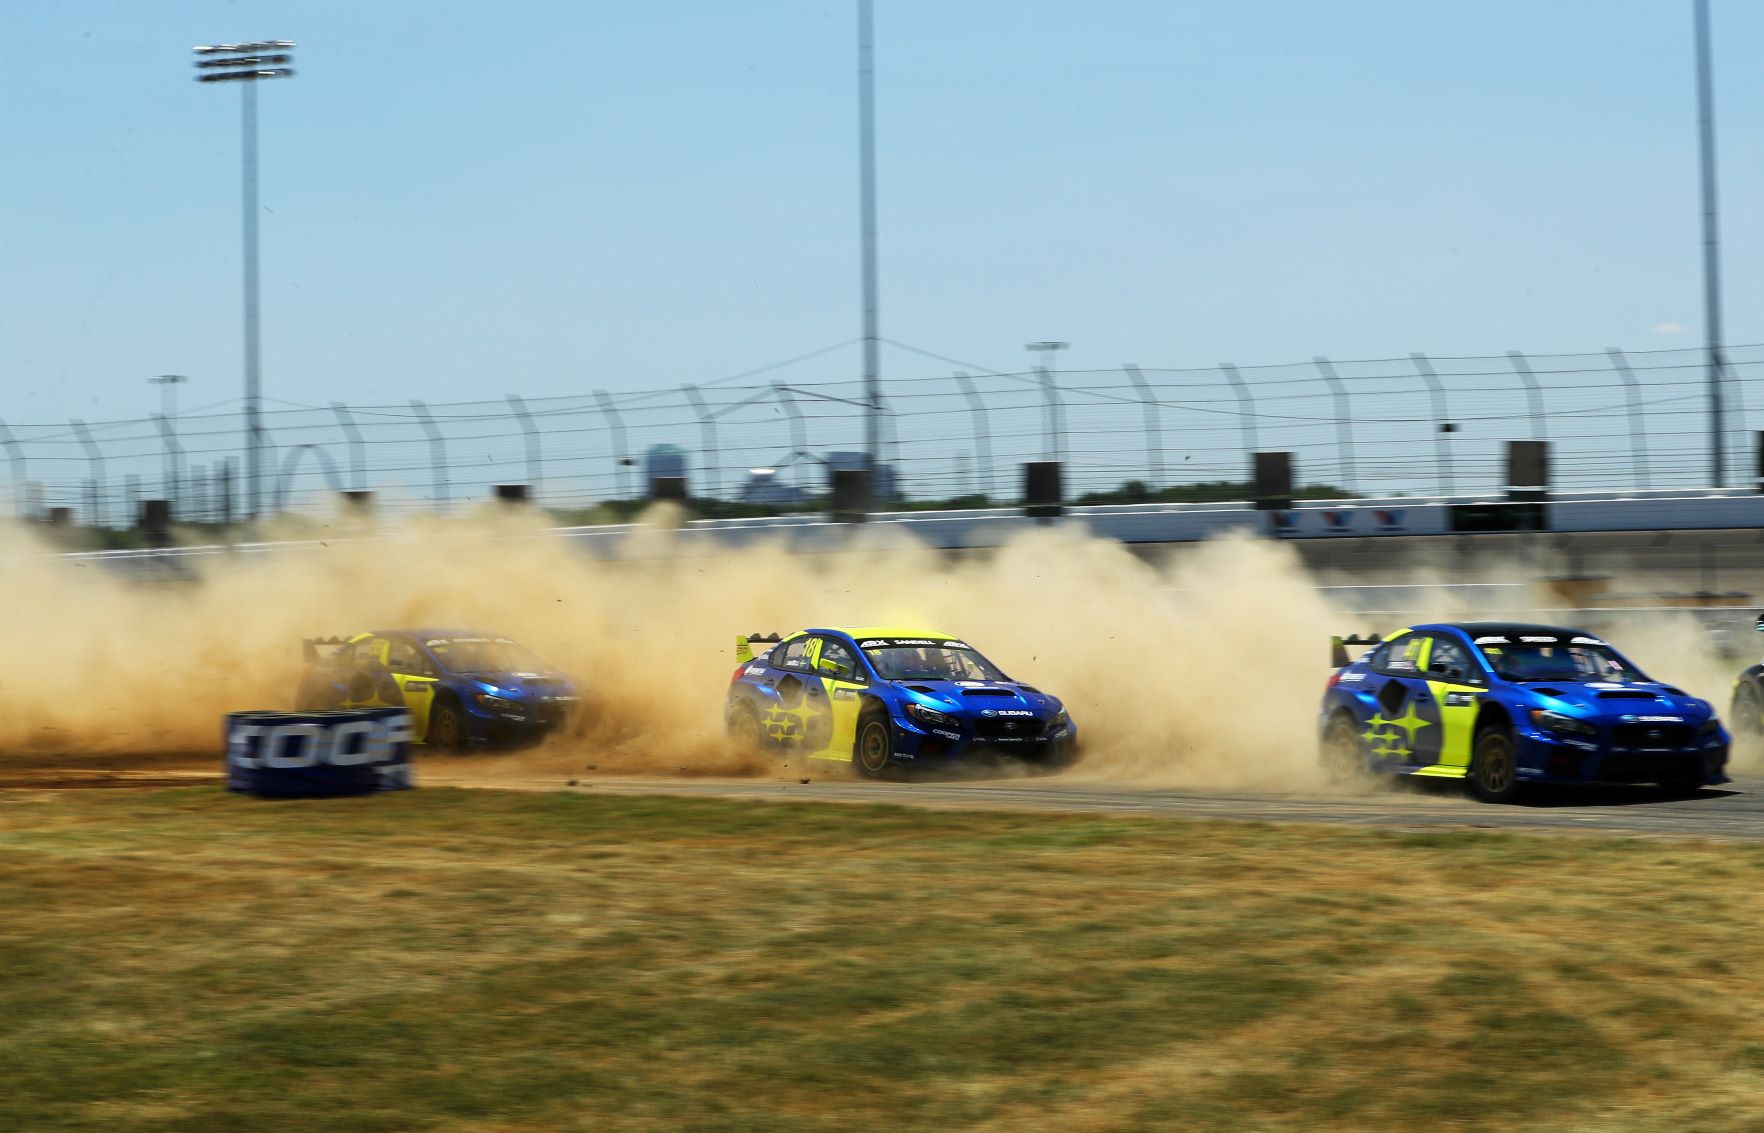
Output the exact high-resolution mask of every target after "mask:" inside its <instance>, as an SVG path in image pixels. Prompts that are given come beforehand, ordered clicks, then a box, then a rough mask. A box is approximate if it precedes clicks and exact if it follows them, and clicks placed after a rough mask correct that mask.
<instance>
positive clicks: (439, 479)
mask: <svg viewBox="0 0 1764 1133" xmlns="http://www.w3.org/2000/svg"><path fill="white" fill-rule="evenodd" d="M410 408H411V411H412V412H413V413H415V414H416V415H417V418H418V420H420V421H421V422H422V423H423V432H424V433H426V434H428V437H429V467H430V469H431V470H432V471H433V473H434V481H435V510H437V511H441V512H445V511H446V510H447V504H448V498H447V497H448V485H447V440H446V438H444V437H443V436H442V435H441V430H440V429H439V428H437V427H436V425H435V418H434V416H433V415H431V414H430V413H429V407H428V406H427V405H424V404H423V403H422V401H421V400H420V399H418V398H414V397H413V398H411V399H410Z"/></svg>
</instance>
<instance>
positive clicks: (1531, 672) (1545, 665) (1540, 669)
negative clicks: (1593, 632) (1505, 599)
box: [1481, 642, 1648, 684]
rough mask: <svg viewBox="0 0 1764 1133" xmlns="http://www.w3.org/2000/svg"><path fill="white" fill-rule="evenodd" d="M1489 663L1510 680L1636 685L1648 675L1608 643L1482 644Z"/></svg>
mask: <svg viewBox="0 0 1764 1133" xmlns="http://www.w3.org/2000/svg"><path fill="white" fill-rule="evenodd" d="M1481 649H1482V652H1483V653H1484V654H1486V655H1487V657H1488V663H1489V664H1490V665H1491V666H1493V668H1494V671H1495V672H1496V673H1497V674H1499V675H1500V676H1501V678H1502V679H1504V680H1509V681H1609V682H1611V683H1613V684H1633V683H1635V682H1637V681H1645V680H1647V679H1648V678H1647V677H1646V676H1645V675H1644V674H1643V673H1642V672H1641V670H1639V669H1636V668H1634V667H1633V666H1631V665H1630V663H1629V662H1628V661H1625V660H1624V659H1623V658H1622V657H1619V656H1618V655H1617V653H1616V651H1615V650H1613V649H1612V648H1611V647H1610V646H1609V645H1594V644H1590V643H1568V642H1555V643H1552V644H1548V645H1545V644H1542V643H1535V642H1534V643H1527V642H1513V643H1507V644H1501V645H1483V646H1481Z"/></svg>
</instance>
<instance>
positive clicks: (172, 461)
mask: <svg viewBox="0 0 1764 1133" xmlns="http://www.w3.org/2000/svg"><path fill="white" fill-rule="evenodd" d="M150 416H151V417H152V419H153V424H154V425H155V426H156V427H157V428H158V429H159V439H160V440H161V441H162V442H164V444H165V499H166V504H167V506H169V507H170V508H171V513H172V515H173V516H174V517H176V516H177V515H179V514H180V513H181V512H182V510H183V507H184V504H183V496H182V494H181V485H182V484H183V482H184V475H183V467H184V446H183V445H181V444H179V443H178V433H177V423H176V422H174V421H173V420H172V419H171V418H169V417H167V416H166V415H165V414H163V413H154V414H150Z"/></svg>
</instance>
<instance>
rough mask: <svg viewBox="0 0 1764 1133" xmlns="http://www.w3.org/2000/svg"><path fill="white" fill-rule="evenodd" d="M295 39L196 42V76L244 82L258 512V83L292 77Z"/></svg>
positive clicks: (250, 455)
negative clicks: (289, 65)
mask: <svg viewBox="0 0 1764 1133" xmlns="http://www.w3.org/2000/svg"><path fill="white" fill-rule="evenodd" d="M293 47H294V44H293V42H292V41H291V40H286V39H271V40H264V41H261V42H257V43H216V44H209V45H207V46H203V47H197V48H195V49H194V50H195V52H196V54H197V55H198V56H200V57H201V58H199V59H197V60H196V70H197V74H196V81H197V82H199V83H239V84H240V85H241V86H242V87H243V88H244V89H243V90H241V91H240V95H239V131H240V139H241V145H240V161H241V166H242V168H241V170H240V181H241V186H240V196H241V197H242V198H243V200H242V202H241V212H242V213H243V218H242V219H243V221H244V223H243V230H244V231H243V237H244V240H243V243H244V245H245V255H244V273H245V480H246V487H245V512H246V515H247V516H248V517H250V518H253V519H255V518H257V515H258V510H259V507H260V505H261V503H262V498H263V449H264V433H263V413H262V405H261V401H262V396H263V366H262V350H261V343H260V339H259V334H258V288H257V84H258V83H259V82H260V81H261V80H263V79H289V78H293V77H294V69H293V68H292V67H288V66H285V64H288V63H291V62H293V61H294V56H293V55H291V54H289V52H290V51H291V50H292V49H293Z"/></svg>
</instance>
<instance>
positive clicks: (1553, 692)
mask: <svg viewBox="0 0 1764 1133" xmlns="http://www.w3.org/2000/svg"><path fill="white" fill-rule="evenodd" d="M1531 691H1532V692H1540V693H1542V694H1543V695H1545V696H1561V695H1562V690H1561V689H1559V688H1534V689H1532V690H1531Z"/></svg>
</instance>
